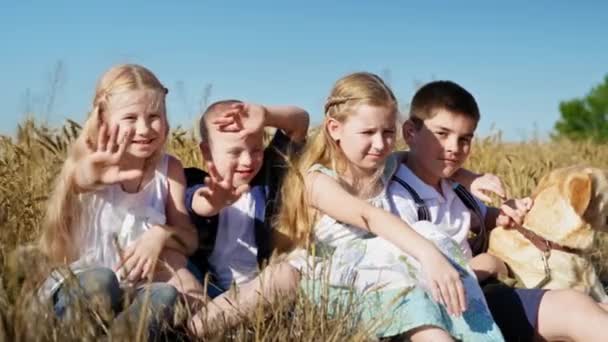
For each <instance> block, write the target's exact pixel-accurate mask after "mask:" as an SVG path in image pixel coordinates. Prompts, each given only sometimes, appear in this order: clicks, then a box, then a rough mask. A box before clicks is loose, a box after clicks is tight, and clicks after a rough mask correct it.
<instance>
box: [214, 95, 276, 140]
mask: <svg viewBox="0 0 608 342" xmlns="http://www.w3.org/2000/svg"><path fill="white" fill-rule="evenodd" d="M267 115H268V111H267V110H266V108H265V107H264V106H262V105H258V104H254V103H235V104H233V105H232V106H230V108H229V109H228V110H227V111H225V112H224V113H222V114H220V115H219V116H218V117H217V118H215V119H214V120H212V121H211V123H212V124H214V125H216V126H217V128H218V129H219V131H220V132H235V133H241V134H243V135H244V134H250V133H255V132H258V131H261V130H263V129H264V126H265V123H266V116H267Z"/></svg>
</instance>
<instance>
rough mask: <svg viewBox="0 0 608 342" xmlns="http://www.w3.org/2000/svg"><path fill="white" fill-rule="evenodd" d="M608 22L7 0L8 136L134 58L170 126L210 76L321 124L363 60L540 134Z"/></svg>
mask: <svg viewBox="0 0 608 342" xmlns="http://www.w3.org/2000/svg"><path fill="white" fill-rule="evenodd" d="M607 22H608V2H606V1H595V2H592V1H588V2H584V3H583V2H581V3H574V2H572V1H549V0H543V1H518V2H516V1H511V2H500V3H499V2H495V1H461V2H456V1H426V2H424V4H422V3H421V2H420V3H419V2H409V1H355V0H353V1H316V0H310V1H272V2H271V1H216V2H208V1H192V2H189V1H179V2H168V1H164V2H161V1H146V2H143V1H141V2H137V1H98V2H95V3H93V2H76V1H73V2H67V1H60V0H59V1H38V2H34V1H21V2H17V1H3V2H2V3H0V46H1V51H2V52H1V53H0V103H2V106H3V108H2V110H3V112H2V115H1V116H0V134H12V133H13V132H14V131H15V128H16V125H17V124H18V123H19V122H20V121H21V120H22V119H23V117H24V115H25V112H26V111H27V110H30V111H33V112H35V113H36V115H37V116H38V117H40V118H41V119H44V120H48V121H49V122H50V123H52V124H54V125H55V124H56V125H58V124H60V123H61V122H63V121H64V120H65V118H72V119H74V120H76V121H82V120H83V119H84V117H85V116H86V113H87V111H88V110H89V106H90V101H91V98H92V95H93V89H94V86H95V82H96V80H97V79H98V77H99V76H100V75H101V73H102V72H103V71H104V70H105V69H107V68H108V67H109V66H111V65H113V64H116V63H124V62H130V63H139V64H143V65H145V66H147V67H149V68H150V69H151V70H152V71H154V72H155V73H156V74H157V75H158V76H159V78H160V79H161V81H162V82H163V83H164V84H165V85H166V86H167V87H168V88H169V89H170V93H169V98H168V101H169V102H168V106H169V119H170V121H171V122H172V124H173V125H178V124H181V125H182V126H189V125H191V124H192V123H193V122H194V120H195V118H196V113H197V112H198V111H199V110H200V102H201V99H202V94H203V93H204V89H205V88H206V86H207V85H208V84H210V85H211V97H210V100H211V101H214V100H218V99H223V98H240V99H244V100H248V101H254V102H260V103H270V104H286V103H289V104H297V105H299V106H301V107H303V108H305V109H307V110H308V111H309V112H310V113H311V115H312V118H313V123H318V122H319V121H320V118H321V115H322V114H321V108H322V104H323V100H324V98H325V97H326V96H327V94H328V92H329V89H330V88H331V86H332V84H333V82H334V81H335V80H336V79H338V78H339V77H340V76H342V75H344V74H346V73H349V72H352V71H359V70H366V71H371V72H375V73H378V74H380V75H382V76H385V77H386V78H387V81H389V82H390V84H391V85H392V87H393V89H394V91H395V93H396V95H397V97H398V98H399V99H400V101H401V102H402V103H404V104H405V103H407V102H408V101H409V99H410V97H411V96H412V95H413V92H414V91H415V89H416V84H419V83H421V82H425V81H429V80H432V79H451V80H454V81H456V82H458V83H460V84H462V85H463V86H464V87H465V88H467V89H469V90H470V91H471V92H472V93H473V94H474V95H475V96H476V98H477V100H478V103H479V105H480V108H481V111H482V121H481V123H480V126H479V134H478V135H481V136H484V135H487V134H489V133H490V132H491V131H492V129H493V130H494V131H495V130H501V131H502V132H503V133H504V136H505V137H506V138H507V139H509V140H519V139H526V138H530V137H531V136H533V135H534V134H535V133H538V134H539V135H540V136H541V137H545V136H547V135H548V133H549V132H550V131H551V130H552V128H553V125H554V123H555V121H556V120H557V119H558V117H559V112H558V105H559V102H560V101H562V100H566V99H570V98H573V97H577V96H582V95H584V94H586V93H587V92H588V91H589V90H590V88H591V87H592V86H594V85H596V84H598V83H599V82H601V80H602V79H603V77H604V75H606V74H608V43H607V42H608V40H607V37H608V26H606V23H607ZM57 63H61V65H62V72H61V73H60V82H59V86H57V87H55V89H56V91H55V99H54V102H53V106H52V107H51V110H50V111H47V109H46V107H47V103H48V102H49V101H48V98H49V94H51V91H50V89H51V88H52V87H51V85H50V84H51V81H50V80H51V78H52V77H51V75H52V73H53V70H55V66H56V65H57Z"/></svg>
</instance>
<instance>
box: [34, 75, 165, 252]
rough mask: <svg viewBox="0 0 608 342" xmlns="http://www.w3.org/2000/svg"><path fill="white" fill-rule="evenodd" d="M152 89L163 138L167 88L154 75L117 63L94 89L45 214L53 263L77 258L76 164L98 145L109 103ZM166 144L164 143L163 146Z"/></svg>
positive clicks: (150, 163) (151, 161)
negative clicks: (127, 93) (162, 129)
mask: <svg viewBox="0 0 608 342" xmlns="http://www.w3.org/2000/svg"><path fill="white" fill-rule="evenodd" d="M132 90H151V91H154V92H156V93H157V94H158V96H154V98H153V99H152V101H158V103H155V104H153V105H154V106H155V107H157V108H159V113H162V114H161V117H162V119H163V120H164V121H165V127H166V131H165V134H164V141H166V139H167V135H168V133H169V124H168V122H167V118H166V106H165V95H166V94H167V88H165V87H164V86H163V85H162V84H161V83H160V81H159V80H158V79H157V78H156V76H154V74H153V73H152V72H151V71H150V70H148V69H146V68H144V67H142V66H140V65H134V64H125V65H117V66H114V67H112V68H110V69H109V70H108V71H106V72H105V73H104V74H103V75H102V77H101V79H100V80H99V82H98V83H97V87H96V89H95V96H94V97H93V104H92V107H93V108H92V110H91V112H90V113H89V116H88V118H87V120H86V122H85V123H84V125H83V128H82V131H81V132H80V135H79V136H78V138H77V139H76V141H74V143H73V144H72V146H70V150H69V152H68V156H67V159H66V161H65V162H64V164H63V167H62V169H61V172H60V173H59V176H58V178H57V181H56V184H55V187H54V190H53V192H52V194H51V196H50V199H49V201H48V205H47V210H46V215H45V217H44V222H43V227H42V236H41V238H40V248H41V249H42V251H43V252H45V253H46V254H47V255H48V256H49V258H50V259H51V260H52V261H54V262H71V261H74V260H76V259H77V258H78V256H79V255H78V254H79V251H78V246H77V242H76V241H78V240H77V237H79V236H81V235H82V234H83V233H84V232H77V231H75V230H76V227H79V223H80V220H81V218H82V217H83V210H84V209H85V208H83V207H82V203H81V201H80V198H79V197H80V196H79V195H78V194H77V193H76V189H75V184H74V170H75V168H76V165H77V163H78V162H79V160H81V159H82V158H83V157H84V156H85V155H86V154H87V153H88V151H89V148H90V147H93V148H94V147H95V145H96V144H97V141H98V140H97V135H98V132H99V128H100V127H101V124H102V123H104V122H106V121H107V117H106V116H107V115H108V106H109V103H110V101H111V100H112V97H113V96H115V95H118V94H121V93H124V92H126V91H132ZM162 146H164V144H163V145H162ZM163 152H164V148H160V149H159V150H158V151H155V152H154V154H153V155H152V156H150V157H149V158H147V160H146V161H145V163H144V174H146V170H149V169H150V168H155V167H156V164H157V163H158V161H159V160H160V157H161V156H162V154H163Z"/></svg>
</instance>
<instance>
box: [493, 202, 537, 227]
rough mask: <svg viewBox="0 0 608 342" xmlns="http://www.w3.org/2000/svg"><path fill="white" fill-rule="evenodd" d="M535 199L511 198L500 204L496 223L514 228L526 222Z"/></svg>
mask: <svg viewBox="0 0 608 342" xmlns="http://www.w3.org/2000/svg"><path fill="white" fill-rule="evenodd" d="M533 204H534V201H533V200H532V198H530V197H526V198H521V199H510V200H508V201H506V202H504V203H503V204H502V205H501V206H500V213H499V214H498V217H497V218H496V225H497V226H502V227H506V228H514V227H516V226H521V225H522V224H523V223H524V218H525V216H526V214H527V213H528V212H529V211H530V209H532V205H533Z"/></svg>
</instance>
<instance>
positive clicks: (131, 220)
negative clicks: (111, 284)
mask: <svg viewBox="0 0 608 342" xmlns="http://www.w3.org/2000/svg"><path fill="white" fill-rule="evenodd" d="M169 158H170V156H169V155H167V154H165V155H164V156H162V158H161V159H160V161H159V163H158V165H157V167H156V170H155V173H154V176H153V178H152V179H151V180H150V181H149V182H148V183H146V184H145V185H144V186H143V188H142V189H141V190H140V191H139V192H136V193H128V192H125V191H124V190H123V189H122V187H121V186H120V184H112V185H108V186H105V187H103V188H102V189H100V190H97V191H94V192H90V193H84V194H81V195H80V197H79V199H80V200H81V201H82V210H83V212H82V219H81V222H80V224H79V226H78V227H76V229H75V230H74V231H75V232H77V234H76V235H75V236H74V237H73V241H74V243H76V245H77V247H78V249H77V251H78V255H79V256H80V257H79V258H78V260H76V261H74V262H73V263H72V264H70V269H71V271H72V272H73V273H74V274H78V273H80V272H82V271H84V270H87V269H91V268H96V267H106V268H110V269H114V267H116V266H117V265H118V263H119V262H120V255H119V252H118V248H117V246H116V244H118V246H119V247H120V248H121V249H125V248H127V247H128V246H129V245H131V243H133V242H134V241H135V240H137V238H139V237H140V236H141V235H142V234H143V233H144V232H145V231H147V230H148V229H150V227H151V226H152V225H155V224H159V225H160V224H165V223H166V216H165V205H166V199H167V196H168V194H169V186H168V180H167V169H168V164H169ZM117 276H118V278H119V280H122V279H121V277H120V274H117ZM65 279H66V274H62V272H61V271H60V270H55V271H53V272H52V273H51V275H50V276H49V277H48V278H47V279H46V281H45V282H44V284H43V285H42V287H41V289H40V290H41V293H40V294H41V296H42V297H43V298H50V296H52V294H53V293H55V291H57V289H59V287H60V286H61V284H62V283H63V282H64V281H65Z"/></svg>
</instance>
